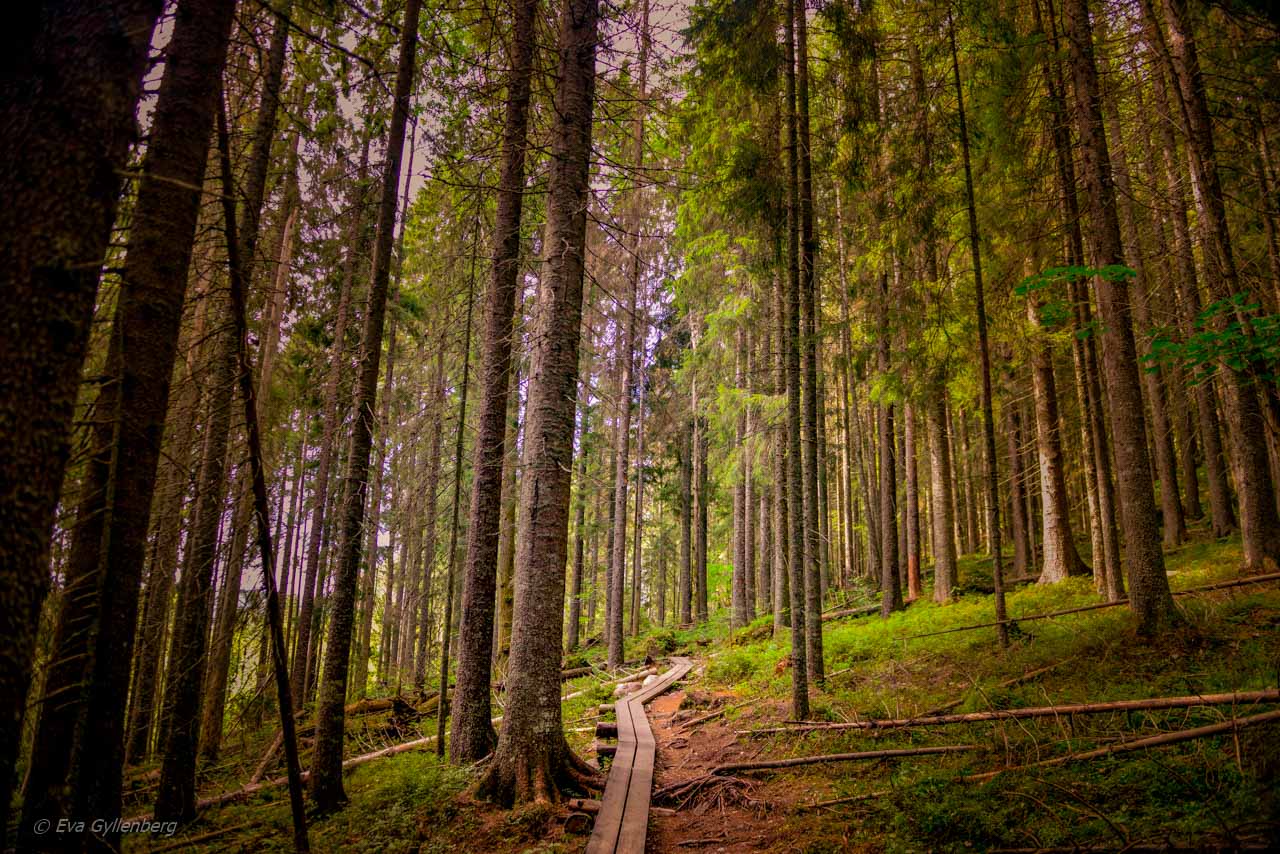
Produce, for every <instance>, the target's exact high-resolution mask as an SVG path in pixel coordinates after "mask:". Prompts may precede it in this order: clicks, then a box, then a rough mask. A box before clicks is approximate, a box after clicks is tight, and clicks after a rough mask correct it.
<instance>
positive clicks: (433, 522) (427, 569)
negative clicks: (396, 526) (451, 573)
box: [413, 348, 445, 686]
mask: <svg viewBox="0 0 1280 854" xmlns="http://www.w3.org/2000/svg"><path fill="white" fill-rule="evenodd" d="M432 370H433V374H432V379H431V387H432V389H433V391H432V398H433V399H432V413H431V441H430V443H429V444H428V445H427V483H426V487H425V489H424V491H423V499H424V504H423V509H422V519H423V524H424V526H425V527H424V530H423V533H422V598H423V604H422V609H421V612H420V613H419V614H418V615H417V619H418V653H417V656H416V663H415V665H414V670H413V684H414V685H415V686H422V685H425V684H426V681H427V664H428V661H427V652H428V650H429V649H430V638H431V582H432V577H433V576H434V574H435V560H436V531H437V523H438V518H439V506H438V502H439V498H438V495H439V492H440V471H441V469H442V467H443V465H444V463H443V460H441V458H440V446H441V444H442V443H443V441H444V404H445V373H444V349H443V348H441V349H439V350H437V351H436V360H435V367H434V368H433V369H432Z"/></svg>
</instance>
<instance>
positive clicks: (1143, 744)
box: [960, 710, 1280, 783]
mask: <svg viewBox="0 0 1280 854" xmlns="http://www.w3.org/2000/svg"><path fill="white" fill-rule="evenodd" d="M1275 721H1280V710H1275V711H1270V712H1263V713H1261V714H1257V715H1250V716H1249V717H1247V718H1232V719H1231V720H1229V721H1222V722H1220V723H1216V724H1208V725H1206V726H1199V727H1195V728H1193V729H1183V730H1178V731H1176V732H1164V733H1161V734H1160V735H1153V736H1150V737H1148V738H1140V739H1137V740H1136V741H1122V742H1119V743H1118V744H1109V745H1107V746H1106V747H1099V748H1097V749H1095V750H1086V751H1084V752H1083V753H1069V754H1067V755H1066V756H1056V757H1054V758H1052V759H1045V760H1042V761H1040V762H1031V763H1029V764H1027V765H1017V766H1014V767H1013V768H998V769H996V770H994V771H985V772H983V773H981V774H971V775H969V776H967V777H962V778H960V779H962V780H964V781H965V782H969V783H979V782H982V781H984V780H990V779H991V778H993V777H996V776H999V775H1000V774H1004V773H1005V772H1007V771H1021V770H1023V769H1026V768H1045V767H1048V766H1051V765H1065V764H1067V763H1068V762H1079V761H1083V760H1086V759H1101V758H1103V757H1104V756H1114V755H1116V754H1118V753H1132V752H1134V751H1136V750H1148V749H1150V748H1152V747H1163V746H1165V745H1166V744H1178V743H1180V742H1183V741H1193V740H1195V739H1198V738H1208V737H1210V736H1214V735H1222V734H1223V733H1228V732H1235V731H1236V730H1240V729H1244V728H1245V727H1249V726H1256V725H1258V724H1267V723H1272V722H1275Z"/></svg>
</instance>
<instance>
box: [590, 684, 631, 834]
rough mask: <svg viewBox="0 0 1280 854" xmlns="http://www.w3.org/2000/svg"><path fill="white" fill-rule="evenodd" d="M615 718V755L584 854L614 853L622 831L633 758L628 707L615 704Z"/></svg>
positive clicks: (629, 709)
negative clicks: (616, 726)
mask: <svg viewBox="0 0 1280 854" xmlns="http://www.w3.org/2000/svg"><path fill="white" fill-rule="evenodd" d="M614 710H615V713H616V714H617V717H618V752H617V753H616V754H615V755H614V757H613V764H612V765H610V766H609V779H608V780H607V781H606V783H605V788H604V796H603V797H602V798H601V802H600V814H599V815H597V816H596V823H595V827H594V828H593V829H592V831H591V839H590V841H588V842H587V852H588V854H610V852H613V851H616V850H617V844H618V834H619V833H620V832H621V829H622V821H623V817H624V815H625V813H626V808H627V798H628V795H629V794H630V792H629V789H630V785H631V770H632V766H633V765H634V764H635V758H636V747H637V742H636V734H635V720H634V716H633V711H632V707H631V703H630V702H629V701H627V700H619V701H618V702H617V703H616V704H615V705H614Z"/></svg>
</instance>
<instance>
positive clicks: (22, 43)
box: [0, 0, 163, 846]
mask: <svg viewBox="0 0 1280 854" xmlns="http://www.w3.org/2000/svg"><path fill="white" fill-rule="evenodd" d="M162 5H163V4H162V3H161V2H159V0H122V2H119V3H115V4H112V5H110V6H108V5H105V4H87V5H86V4H78V3H64V4H58V5H56V6H54V5H48V4H46V5H43V6H40V7H33V8H31V9H30V10H29V11H27V12H24V13H23V14H20V15H18V16H17V19H16V21H11V22H10V24H9V26H8V28H7V29H6V32H5V37H4V38H5V50H4V73H3V74H2V75H0V150H3V151H4V152H5V156H4V158H3V164H2V165H0V194H2V195H3V198H4V199H5V203H4V205H3V206H0V233H3V234H4V236H5V237H4V241H3V244H2V248H0V271H3V272H0V291H3V293H4V295H5V314H4V321H3V323H2V324H0V366H2V367H0V482H2V483H4V484H6V486H5V489H4V491H3V495H0V565H3V567H4V571H3V572H0V650H3V652H2V653H0V697H3V701H2V702H3V707H2V708H0V846H3V843H4V837H5V830H4V828H6V827H7V825H8V816H9V801H10V790H11V788H12V784H13V774H14V765H15V764H16V762H17V759H18V740H19V735H20V733H21V731H22V718H23V712H24V710H25V709H26V706H27V689H28V687H29V686H30V683H31V662H32V653H33V651H34V648H35V640H36V630H37V625H38V622H39V619H40V607H41V605H42V603H43V602H44V598H45V593H46V592H47V591H48V589H49V578H50V573H49V546H50V537H51V532H52V528H53V520H54V511H55V509H56V508H57V504H58V499H59V493H60V491H61V487H62V473H63V467H64V466H65V464H66V461H67V453H68V438H69V435H70V429H71V420H72V415H73V411H74V407H75V402H76V396H77V394H78V392H79V388H80V369H81V365H82V363H83V361H84V356H85V350H86V347H87V345H88V341H89V330H90V323H91V320H92V316H93V307H94V299H95V297H96V295H97V292H98V275H99V272H100V268H101V265H102V261H103V258H104V256H105V254H106V249H107V244H108V239H109V236H110V233H111V226H112V223H113V221H114V220H115V215H116V206H117V203H118V201H119V197H120V189H121V185H122V181H121V178H120V172H121V170H122V169H123V168H124V166H125V162H126V158H127V157H128V152H129V146H130V145H131V144H132V143H133V142H134V141H135V139H136V137H137V127H136V124H135V122H134V107H135V104H136V103H137V100H138V93H139V91H140V86H141V79H142V74H143V71H144V69H145V67H146V61H147V49H148V46H149V44H150V41H151V31H152V27H153V26H154V23H155V20H156V16H157V15H158V14H159V13H160V10H161V7H162Z"/></svg>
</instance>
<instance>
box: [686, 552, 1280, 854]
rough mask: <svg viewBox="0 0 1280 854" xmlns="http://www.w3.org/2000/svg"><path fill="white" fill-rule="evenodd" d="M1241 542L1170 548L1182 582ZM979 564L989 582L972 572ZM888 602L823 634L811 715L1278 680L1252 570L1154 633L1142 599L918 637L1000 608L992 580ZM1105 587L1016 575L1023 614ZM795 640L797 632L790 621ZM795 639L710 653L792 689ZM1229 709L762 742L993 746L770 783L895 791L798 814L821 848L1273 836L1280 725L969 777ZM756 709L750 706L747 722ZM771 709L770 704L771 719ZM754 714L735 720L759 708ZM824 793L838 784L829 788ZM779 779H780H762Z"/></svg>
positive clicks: (1276, 616)
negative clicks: (1144, 636)
mask: <svg viewBox="0 0 1280 854" xmlns="http://www.w3.org/2000/svg"><path fill="white" fill-rule="evenodd" d="M1239 563H1240V547H1239V543H1238V541H1234V540H1233V541H1225V542H1214V541H1210V542H1197V543H1193V544H1190V545H1187V546H1184V547H1183V548H1181V549H1178V550H1177V551H1175V552H1172V553H1171V554H1169V555H1168V568H1169V574H1170V584H1171V586H1172V587H1173V588H1174V589H1175V590H1178V589H1184V588H1187V587H1193V586H1198V585H1202V584H1206V583H1211V582H1213V581H1217V580H1223V579H1226V578H1231V577H1234V576H1235V575H1236V574H1237V570H1238V566H1239ZM989 573H990V561H989V560H987V561H982V560H979V559H975V558H972V557H971V558H967V559H965V560H963V561H962V562H961V579H962V586H963V587H964V588H965V589H968V590H973V589H975V587H980V586H981V580H982V576H983V575H986V577H987V579H989ZM973 580H976V581H978V582H979V583H978V584H976V585H975V584H972V583H966V582H971V581H973ZM927 595H928V591H926V598H922V600H921V601H917V602H915V603H913V604H911V606H910V607H909V608H907V609H906V610H905V611H902V612H899V613H895V614H894V615H892V616H891V617H890V618H889V619H887V620H881V619H879V618H878V617H867V618H856V619H850V620H839V621H833V622H829V623H827V624H826V630H825V633H824V646H825V652H826V656H825V663H826V669H827V672H829V673H831V672H835V671H839V670H846V671H847V672H845V673H843V674H841V675H838V676H836V677H835V678H833V679H832V680H829V681H828V683H827V685H826V687H825V690H824V691H813V692H812V700H811V706H812V717H814V718H816V719H823V718H826V719H832V720H839V719H849V718H851V717H853V716H855V715H857V716H862V717H904V716H911V715H916V714H920V713H923V712H925V711H928V710H929V709H932V708H936V707H937V706H939V705H941V704H943V703H946V702H949V701H953V700H955V699H957V698H962V700H963V701H962V703H961V704H960V706H959V708H958V709H957V710H958V711H972V710H980V709H989V708H1016V707H1024V706H1032V705H1047V704H1061V703H1068V702H1085V701H1103V700H1111V699H1127V698H1141V697H1154V696H1165V695H1172V694H1187V693H1197V692H1203V693H1209V692H1219V691H1231V690H1248V689H1255V688H1263V687H1273V686H1275V685H1276V684H1277V671H1278V665H1280V632H1277V631H1276V629H1277V627H1280V592H1277V591H1276V589H1275V588H1274V587H1273V586H1271V587H1267V588H1243V589H1237V590H1227V591H1221V592H1215V593H1211V594H1205V595H1196V596H1188V597H1181V598H1180V599H1179V600H1178V601H1179V605H1180V607H1181V609H1182V612H1183V615H1184V617H1185V622H1184V624H1183V625H1182V626H1180V627H1178V628H1177V629H1175V630H1174V631H1172V632H1171V633H1170V634H1169V635H1168V636H1166V637H1164V638H1161V639H1160V640H1158V641H1157V642H1154V643H1151V644H1148V643H1144V642H1141V641H1139V640H1138V639H1137V637H1136V635H1135V632H1134V620H1133V618H1132V617H1131V615H1130V613H1129V611H1128V609H1127V608H1124V607H1118V608H1115V609H1105V610H1099V611H1091V612H1084V613H1080V614H1073V615H1069V616H1064V617H1061V618H1055V619H1050V620H1042V621H1036V622H1031V623H1026V624H1025V625H1022V626H1020V627H1019V630H1018V631H1016V632H1014V633H1013V634H1014V641H1013V643H1012V644H1011V645H1010V647H1009V649H1008V650H1005V651H1004V652H1000V651H999V649H998V647H997V645H996V635H995V629H994V628H984V629H976V630H973V631H966V632H956V633H952V634H943V635H935V636H931V637H924V638H917V639H912V640H906V639H905V638H907V637H908V636H910V635H917V634H925V633H930V632H937V631H941V630H943V629H948V628H956V627H960V626H966V625H973V624H977V623H983V622H988V621H990V620H992V619H993V618H994V613H993V603H992V599H991V597H990V596H988V595H984V594H979V593H966V594H964V595H962V596H960V597H959V598H958V599H957V600H955V601H953V602H950V603H947V604H937V603H934V602H932V601H930V600H929V599H928V598H927ZM1096 601H1098V597H1097V594H1096V593H1095V592H1094V590H1093V584H1092V579H1090V578H1072V579H1069V580H1067V581H1066V582H1063V583H1061V584H1056V585H1045V586H1039V585H1031V586H1024V587H1019V588H1017V589H1015V590H1012V591H1010V592H1009V594H1008V612H1009V614H1010V615H1011V616H1015V617H1016V616H1017V615H1030V614H1038V613H1043V612H1047V611H1055V610H1064V609H1068V608H1072V607H1076V606H1079V605H1084V604H1090V603H1092V602H1096ZM784 640H785V639H784ZM788 650H789V641H786V642H783V643H779V642H776V641H774V640H772V639H767V640H763V641H759V642H755V643H748V644H745V645H743V646H741V647H738V648H735V649H733V650H731V651H730V652H727V653H725V654H724V656H723V657H722V658H721V659H720V660H718V661H717V663H716V664H715V665H712V666H709V667H708V671H707V675H708V678H709V679H712V680H715V681H718V682H721V683H722V684H725V685H733V686H734V687H735V688H736V690H737V691H738V692H739V693H741V694H743V695H744V696H748V697H758V698H760V699H761V700H766V699H773V700H775V701H778V700H784V699H785V698H787V697H788V696H789V691H790V671H789V670H788V669H786V668H785V667H780V666H779V662H780V661H782V660H783V659H785V657H786V654H787V652H788ZM1059 662H1061V664H1060V665H1059V666H1058V667H1057V668H1055V669H1053V670H1051V671H1050V672H1048V673H1046V674H1044V675H1043V676H1041V677H1039V678H1037V679H1035V680H1033V681H1029V682H1026V683H1024V684H1019V685H1015V686H1012V687H1009V688H999V687H998V686H999V684H1000V683H1001V682H1004V681H1007V680H1009V679H1010V678H1011V677H1016V676H1019V675H1021V674H1022V673H1024V672H1027V671H1030V670H1032V669H1036V668H1039V667H1043V666H1045V665H1048V664H1054V663H1059ZM1229 714H1230V710H1226V709H1221V708H1218V709H1205V708H1200V709H1190V710H1179V711H1177V712H1155V713H1130V714H1128V715H1102V716H1097V717H1089V718H1085V717H1083V716H1080V717H1077V718H1075V719H1073V720H1070V721H1060V720H1054V719H1043V720H1037V721H1008V722H1003V723H997V724H983V725H977V726H974V725H970V726H965V727H940V728H935V729H933V730H929V731H926V730H920V729H912V730H904V731H897V732H888V733H878V734H868V733H858V732H850V731H844V732H835V733H814V734H810V735H806V736H799V737H797V736H791V737H786V736H774V737H771V738H769V739H768V740H766V741H764V747H765V751H764V755H766V756H769V757H783V756H798V755H807V754H818V753H837V752H853V751H858V750H866V749H870V748H871V747H873V746H874V747H875V748H880V747H909V746H923V745H930V744H957V743H968V744H977V745H979V747H981V748H982V751H981V752H980V753H977V754H956V755H951V756H937V757H930V758H929V759H928V760H927V761H917V762H909V761H904V762H901V763H898V764H896V765H894V764H889V763H885V762H880V763H875V764H874V765H867V764H861V765H858V766H857V767H851V766H849V765H843V766H841V765H834V766H818V767H819V768H820V769H821V770H800V769H797V770H796V771H794V772H791V773H790V774H784V775H776V776H775V777H773V778H771V780H770V785H782V784H784V783H785V785H786V786H787V787H788V788H792V789H795V788H799V789H801V790H802V791H803V790H805V789H806V788H808V789H809V790H811V791H812V793H813V794H812V795H811V796H809V797H808V800H810V801H812V800H820V799H823V798H826V797H830V798H834V797H841V796H850V795H860V794H861V795H865V794H868V793H874V792H884V793H885V794H881V795H878V796H876V797H872V798H870V799H868V800H866V801H862V802H858V803H855V804H851V805H847V806H842V807H836V808H833V809H831V810H827V811H821V812H818V813H812V812H809V813H799V814H797V815H795V816H793V817H792V818H791V819H789V821H790V822H791V823H792V824H793V825H794V827H792V828H790V829H789V830H788V832H789V833H795V834H798V835H799V837H800V838H805V839H809V840H811V843H810V846H811V847H810V849H808V850H813V851H822V850H848V849H847V848H843V849H841V848H839V845H837V846H836V847H835V848H830V849H829V848H828V847H826V846H828V845H829V844H830V842H829V840H830V839H834V838H839V839H841V840H842V841H841V843H840V845H846V846H852V847H856V846H859V845H863V846H867V848H868V850H885V851H904V852H905V851H920V850H936V851H947V850H956V851H960V850H965V851H967V850H975V849H976V850H985V849H987V848H992V847H1004V846H1013V847H1018V846H1030V847H1040V846H1060V845H1062V846H1071V845H1103V846H1115V847H1117V848H1119V847H1123V846H1124V845H1126V844H1129V843H1131V842H1135V841H1140V840H1144V839H1148V840H1149V839H1152V838H1156V839H1164V838H1166V837H1167V838H1171V839H1174V840H1203V839H1216V840H1230V839H1231V838H1232V834H1235V835H1236V836H1237V837H1239V836H1244V837H1250V836H1257V835H1258V834H1263V835H1265V834H1272V835H1274V834H1275V833H1276V831H1277V828H1280V823H1278V822H1280V805H1278V804H1277V800H1276V794H1275V793H1276V781H1277V771H1278V770H1280V740H1277V739H1276V738H1275V732H1274V730H1270V731H1267V730H1265V729H1261V730H1257V731H1247V730H1246V731H1244V732H1242V733H1241V734H1240V736H1239V739H1238V740H1236V739H1233V738H1231V737H1225V738H1218V739H1206V740H1202V741H1195V742H1189V743H1186V744H1183V745H1179V746H1176V747H1170V748H1165V749H1161V750H1157V751H1150V752H1144V753H1137V754H1129V755H1127V756H1124V757H1115V758H1111V759H1106V760H1101V761H1093V762H1088V763H1081V764H1079V765H1076V766H1072V765H1068V766H1060V767H1055V768H1051V769H1036V771H1035V772H1016V773H1010V774H1005V775H1001V776H999V777H997V778H995V780H993V781H992V782H990V783H988V784H986V785H981V786H979V785H973V784H964V783H956V782H955V781H954V778H955V777H956V776H958V775H960V774H965V773H973V772H977V771H983V770H987V769H989V768H994V767H1004V766H1016V765H1021V764H1024V763H1027V762H1033V761H1036V760H1037V759H1041V758H1046V757H1048V756H1053V755H1059V754H1062V753H1065V752H1071V751H1078V750H1084V749H1090V748H1092V747H1095V746H1098V745H1099V744H1103V743H1106V742H1107V741H1108V740H1112V739H1117V738H1120V737H1122V736H1123V737H1125V738H1131V737H1133V736H1132V735H1131V734H1129V733H1131V732H1132V731H1134V730H1141V731H1143V732H1146V733H1150V732H1155V731H1160V730H1171V729H1181V728H1185V727H1192V726H1197V725H1199V724H1203V723H1207V722H1211V721H1217V720H1221V719H1222V718H1223V716H1224V715H1229ZM745 720H746V719H745V718H744V721H745ZM760 723H765V721H760ZM744 725H745V724H739V726H744ZM823 793H826V794H823ZM764 797H767V794H766V795H764Z"/></svg>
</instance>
